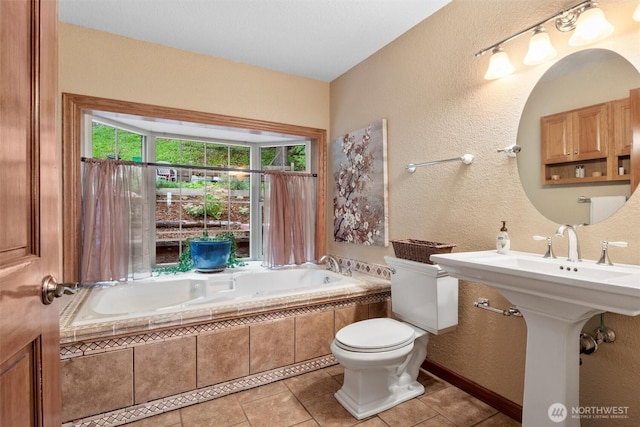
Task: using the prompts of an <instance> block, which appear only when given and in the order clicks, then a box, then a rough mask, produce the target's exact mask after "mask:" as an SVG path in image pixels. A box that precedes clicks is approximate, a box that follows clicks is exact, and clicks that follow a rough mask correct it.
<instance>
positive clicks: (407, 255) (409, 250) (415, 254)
mask: <svg viewBox="0 0 640 427" xmlns="http://www.w3.org/2000/svg"><path fill="white" fill-rule="evenodd" d="M391 243H392V244H393V251H394V252H395V253H396V256H397V257H398V258H402V259H408V260H410V261H417V262H424V263H427V264H436V263H435V262H433V261H431V260H429V257H430V256H431V255H433V254H448V253H449V252H451V250H452V249H453V248H454V247H455V246H456V245H454V244H451V243H438V242H428V241H425V240H415V239H405V240H392V241H391Z"/></svg>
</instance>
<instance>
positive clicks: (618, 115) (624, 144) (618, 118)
mask: <svg viewBox="0 0 640 427" xmlns="http://www.w3.org/2000/svg"><path fill="white" fill-rule="evenodd" d="M612 112H613V120H612V121H611V123H612V125H613V131H612V132H611V135H612V138H613V144H612V146H613V147H615V155H616V156H624V155H629V154H631V141H632V140H633V133H632V132H631V123H630V117H631V114H630V112H631V109H630V108H629V98H624V99H617V100H615V101H613V102H612Z"/></svg>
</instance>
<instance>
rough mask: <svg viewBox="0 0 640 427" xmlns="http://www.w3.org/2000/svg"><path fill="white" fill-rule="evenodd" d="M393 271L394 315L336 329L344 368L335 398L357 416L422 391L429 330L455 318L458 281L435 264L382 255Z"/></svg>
mask: <svg viewBox="0 0 640 427" xmlns="http://www.w3.org/2000/svg"><path fill="white" fill-rule="evenodd" d="M385 260H386V261H387V264H388V265H389V266H390V267H391V270H392V271H393V272H394V273H393V274H392V276H391V302H392V311H393V313H394V315H395V317H396V318H397V319H398V320H396V319H391V318H376V319H369V320H363V321H360V322H355V323H352V324H350V325H347V326H345V327H344V328H342V329H340V330H339V331H338V332H337V333H336V336H335V339H334V340H333V342H332V343H331V352H332V353H333V355H334V356H335V358H336V360H337V361H338V363H340V364H341V365H342V366H343V367H344V382H343V385H342V388H341V389H340V390H338V391H337V392H336V394H335V398H336V400H338V402H340V404H341V405H342V406H343V407H344V408H345V409H346V410H347V411H349V413H350V414H351V415H353V416H354V417H356V418H357V419H359V420H361V419H363V418H367V417H370V416H372V415H375V414H377V413H379V412H382V411H384V410H387V409H389V408H392V407H394V406H396V405H398V404H399V403H402V402H404V401H406V400H409V399H412V398H414V397H416V396H419V395H421V394H423V393H424V386H423V385H422V384H420V383H419V382H418V381H417V378H418V373H419V370H420V365H421V364H422V362H424V360H425V357H426V355H427V343H428V341H429V333H434V334H438V333H442V332H446V331H448V330H451V329H452V328H454V327H455V325H457V322H458V280H457V279H454V278H452V277H449V276H448V275H447V274H446V273H445V272H444V270H442V269H441V268H439V267H438V266H437V265H430V264H424V263H418V262H414V261H407V260H402V259H397V258H392V257H385Z"/></svg>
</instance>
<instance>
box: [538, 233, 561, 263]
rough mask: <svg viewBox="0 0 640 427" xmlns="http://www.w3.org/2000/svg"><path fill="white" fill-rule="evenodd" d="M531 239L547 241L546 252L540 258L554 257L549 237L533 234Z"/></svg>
mask: <svg viewBox="0 0 640 427" xmlns="http://www.w3.org/2000/svg"><path fill="white" fill-rule="evenodd" d="M533 240H546V241H547V252H546V253H545V254H544V256H543V257H542V258H554V259H555V258H556V256H555V254H554V253H553V247H552V246H551V237H544V236H533Z"/></svg>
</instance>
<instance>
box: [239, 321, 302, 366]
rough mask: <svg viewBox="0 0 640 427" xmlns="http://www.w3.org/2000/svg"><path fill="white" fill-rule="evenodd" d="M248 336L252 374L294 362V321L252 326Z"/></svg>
mask: <svg viewBox="0 0 640 427" xmlns="http://www.w3.org/2000/svg"><path fill="white" fill-rule="evenodd" d="M249 336H250V352H249V354H250V365H249V366H250V372H251V373H252V374H254V373H256V372H262V371H266V370H269V369H274V368H277V367H280V366H286V365H289V364H291V363H293V362H294V319H282V320H277V321H274V322H268V323H262V324H257V325H253V326H251V327H250V328H249Z"/></svg>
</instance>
